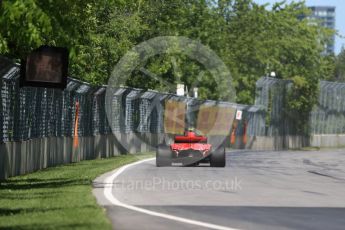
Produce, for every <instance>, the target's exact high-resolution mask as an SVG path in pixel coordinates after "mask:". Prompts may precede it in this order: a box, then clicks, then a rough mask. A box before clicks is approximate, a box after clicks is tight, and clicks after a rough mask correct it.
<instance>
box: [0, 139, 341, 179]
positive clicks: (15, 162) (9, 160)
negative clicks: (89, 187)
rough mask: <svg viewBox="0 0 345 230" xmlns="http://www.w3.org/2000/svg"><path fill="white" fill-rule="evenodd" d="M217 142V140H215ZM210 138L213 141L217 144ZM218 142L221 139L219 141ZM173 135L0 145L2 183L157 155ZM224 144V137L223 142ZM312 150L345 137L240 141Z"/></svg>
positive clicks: (269, 147) (260, 147)
mask: <svg viewBox="0 0 345 230" xmlns="http://www.w3.org/2000/svg"><path fill="white" fill-rule="evenodd" d="M213 139H215V138H213ZM213 139H212V138H210V141H213V142H214V141H216V140H213ZM217 139H221V138H219V137H217ZM172 140H173V135H167V134H151V133H141V134H136V133H129V134H124V133H115V134H109V135H96V136H92V137H79V147H78V148H77V149H74V148H73V138H71V137H48V138H40V139H32V140H27V141H20V142H7V143H0V180H3V179H6V178H8V177H11V176H16V175H22V174H26V173H30V172H34V171H37V170H40V169H44V168H48V167H52V166H56V165H61V164H68V163H71V162H78V161H81V160H88V159H96V158H107V157H112V156H116V155H120V154H126V153H131V154H134V153H139V152H150V151H155V146H157V144H160V143H167V144H169V143H171V142H172ZM221 140H224V137H223V138H222V139H221ZM306 146H312V147H344V146H345V135H313V136H312V137H310V138H306V137H301V136H287V137H248V138H247V143H246V144H244V143H243V138H241V137H240V138H237V139H236V144H235V146H232V147H234V148H237V149H251V150H282V149H297V148H302V147H306Z"/></svg>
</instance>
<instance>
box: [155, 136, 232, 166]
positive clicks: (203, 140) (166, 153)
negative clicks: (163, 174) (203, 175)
mask: <svg viewBox="0 0 345 230" xmlns="http://www.w3.org/2000/svg"><path fill="white" fill-rule="evenodd" d="M207 162H209V163H210V166H211V167H225V148H224V147H218V148H217V149H213V148H212V145H211V144H209V143H207V137H205V136H202V135H198V134H197V132H196V131H194V130H193V131H192V130H188V131H185V134H184V135H183V136H181V135H176V136H175V138H174V143H172V144H170V145H166V144H160V145H158V146H157V151H156V166H157V167H162V166H171V164H172V163H182V165H183V166H195V165H198V164H199V163H207Z"/></svg>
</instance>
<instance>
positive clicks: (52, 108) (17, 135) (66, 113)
mask: <svg viewBox="0 0 345 230" xmlns="http://www.w3.org/2000/svg"><path fill="white" fill-rule="evenodd" d="M0 62H1V65H0V73H1V75H0V76H1V80H2V83H1V84H2V85H1V87H0V88H1V103H0V104H1V107H0V114H1V116H0V125H1V128H0V141H1V142H14V141H25V140H30V139H34V138H44V137H63V136H64V137H72V136H73V135H74V128H75V127H76V126H75V121H76V117H75V116H76V109H77V108H76V105H77V102H78V103H79V119H78V122H79V123H78V130H77V133H78V135H79V136H83V137H87V136H95V135H107V134H110V133H111V132H119V133H124V134H128V133H131V132H136V133H153V134H159V133H164V132H165V130H164V106H165V102H166V101H167V100H172V101H180V102H184V103H186V104H188V108H190V109H189V111H191V112H188V116H189V120H190V121H192V120H193V121H192V123H191V124H189V125H195V121H196V119H197V118H196V116H197V115H196V114H197V110H198V108H199V107H200V106H201V105H202V104H207V103H208V104H209V103H211V104H214V105H220V103H223V104H224V105H226V106H229V107H233V108H237V109H241V110H243V111H244V117H245V119H246V121H247V122H248V121H250V120H252V119H257V117H255V116H254V114H255V113H257V112H258V111H259V109H258V108H257V107H255V106H244V105H237V104H232V103H225V102H217V101H202V100H198V99H194V98H186V97H180V96H176V95H174V94H168V93H159V92H156V91H152V90H148V91H143V90H141V89H134V88H126V87H121V88H111V89H108V90H110V91H111V93H110V94H109V95H110V96H111V98H110V99H111V100H106V89H107V88H106V86H92V85H90V84H87V83H85V82H81V81H79V80H76V79H71V78H69V79H68V83H67V87H66V89H65V90H63V91H62V90H59V89H46V88H32V87H23V88H20V87H19V76H20V74H19V66H18V65H16V64H13V63H12V62H11V61H9V60H8V59H6V58H2V57H0ZM107 101H108V102H107ZM107 103H111V105H107ZM106 106H111V107H109V108H111V116H109V120H108V119H107V115H106ZM242 123H243V122H240V124H239V125H240V126H241V125H242V126H244V123H243V124H242ZM251 127H256V125H251ZM251 130H253V131H252V133H255V130H256V128H252V129H251ZM237 134H238V135H243V133H242V131H241V130H240V129H238V130H237Z"/></svg>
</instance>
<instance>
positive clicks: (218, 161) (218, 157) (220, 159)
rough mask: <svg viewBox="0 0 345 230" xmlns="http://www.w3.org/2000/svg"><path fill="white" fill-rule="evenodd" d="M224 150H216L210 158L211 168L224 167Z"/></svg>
mask: <svg viewBox="0 0 345 230" xmlns="http://www.w3.org/2000/svg"><path fill="white" fill-rule="evenodd" d="M225 161H226V160H225V148H224V147H220V148H218V149H216V150H215V151H214V152H213V153H212V154H211V156H210V166H211V167H225Z"/></svg>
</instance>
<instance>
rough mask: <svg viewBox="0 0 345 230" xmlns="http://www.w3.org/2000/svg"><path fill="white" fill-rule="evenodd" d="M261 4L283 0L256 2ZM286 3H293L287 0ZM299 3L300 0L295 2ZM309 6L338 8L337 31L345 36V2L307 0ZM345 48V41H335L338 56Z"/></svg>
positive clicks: (341, 39) (343, 0) (338, 0)
mask: <svg viewBox="0 0 345 230" xmlns="http://www.w3.org/2000/svg"><path fill="white" fill-rule="evenodd" d="M254 1H255V2H257V3H259V4H264V3H271V4H272V3H274V2H280V1H281V0H254ZM286 2H292V0H287V1H286ZM295 2H298V0H295ZM305 2H306V5H307V6H335V7H336V30H337V31H338V33H340V34H341V35H342V36H345V0H306V1H305ZM342 46H344V48H345V39H344V38H341V37H339V36H337V37H336V40H335V53H336V54H338V53H339V52H340V50H341V47H342Z"/></svg>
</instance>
